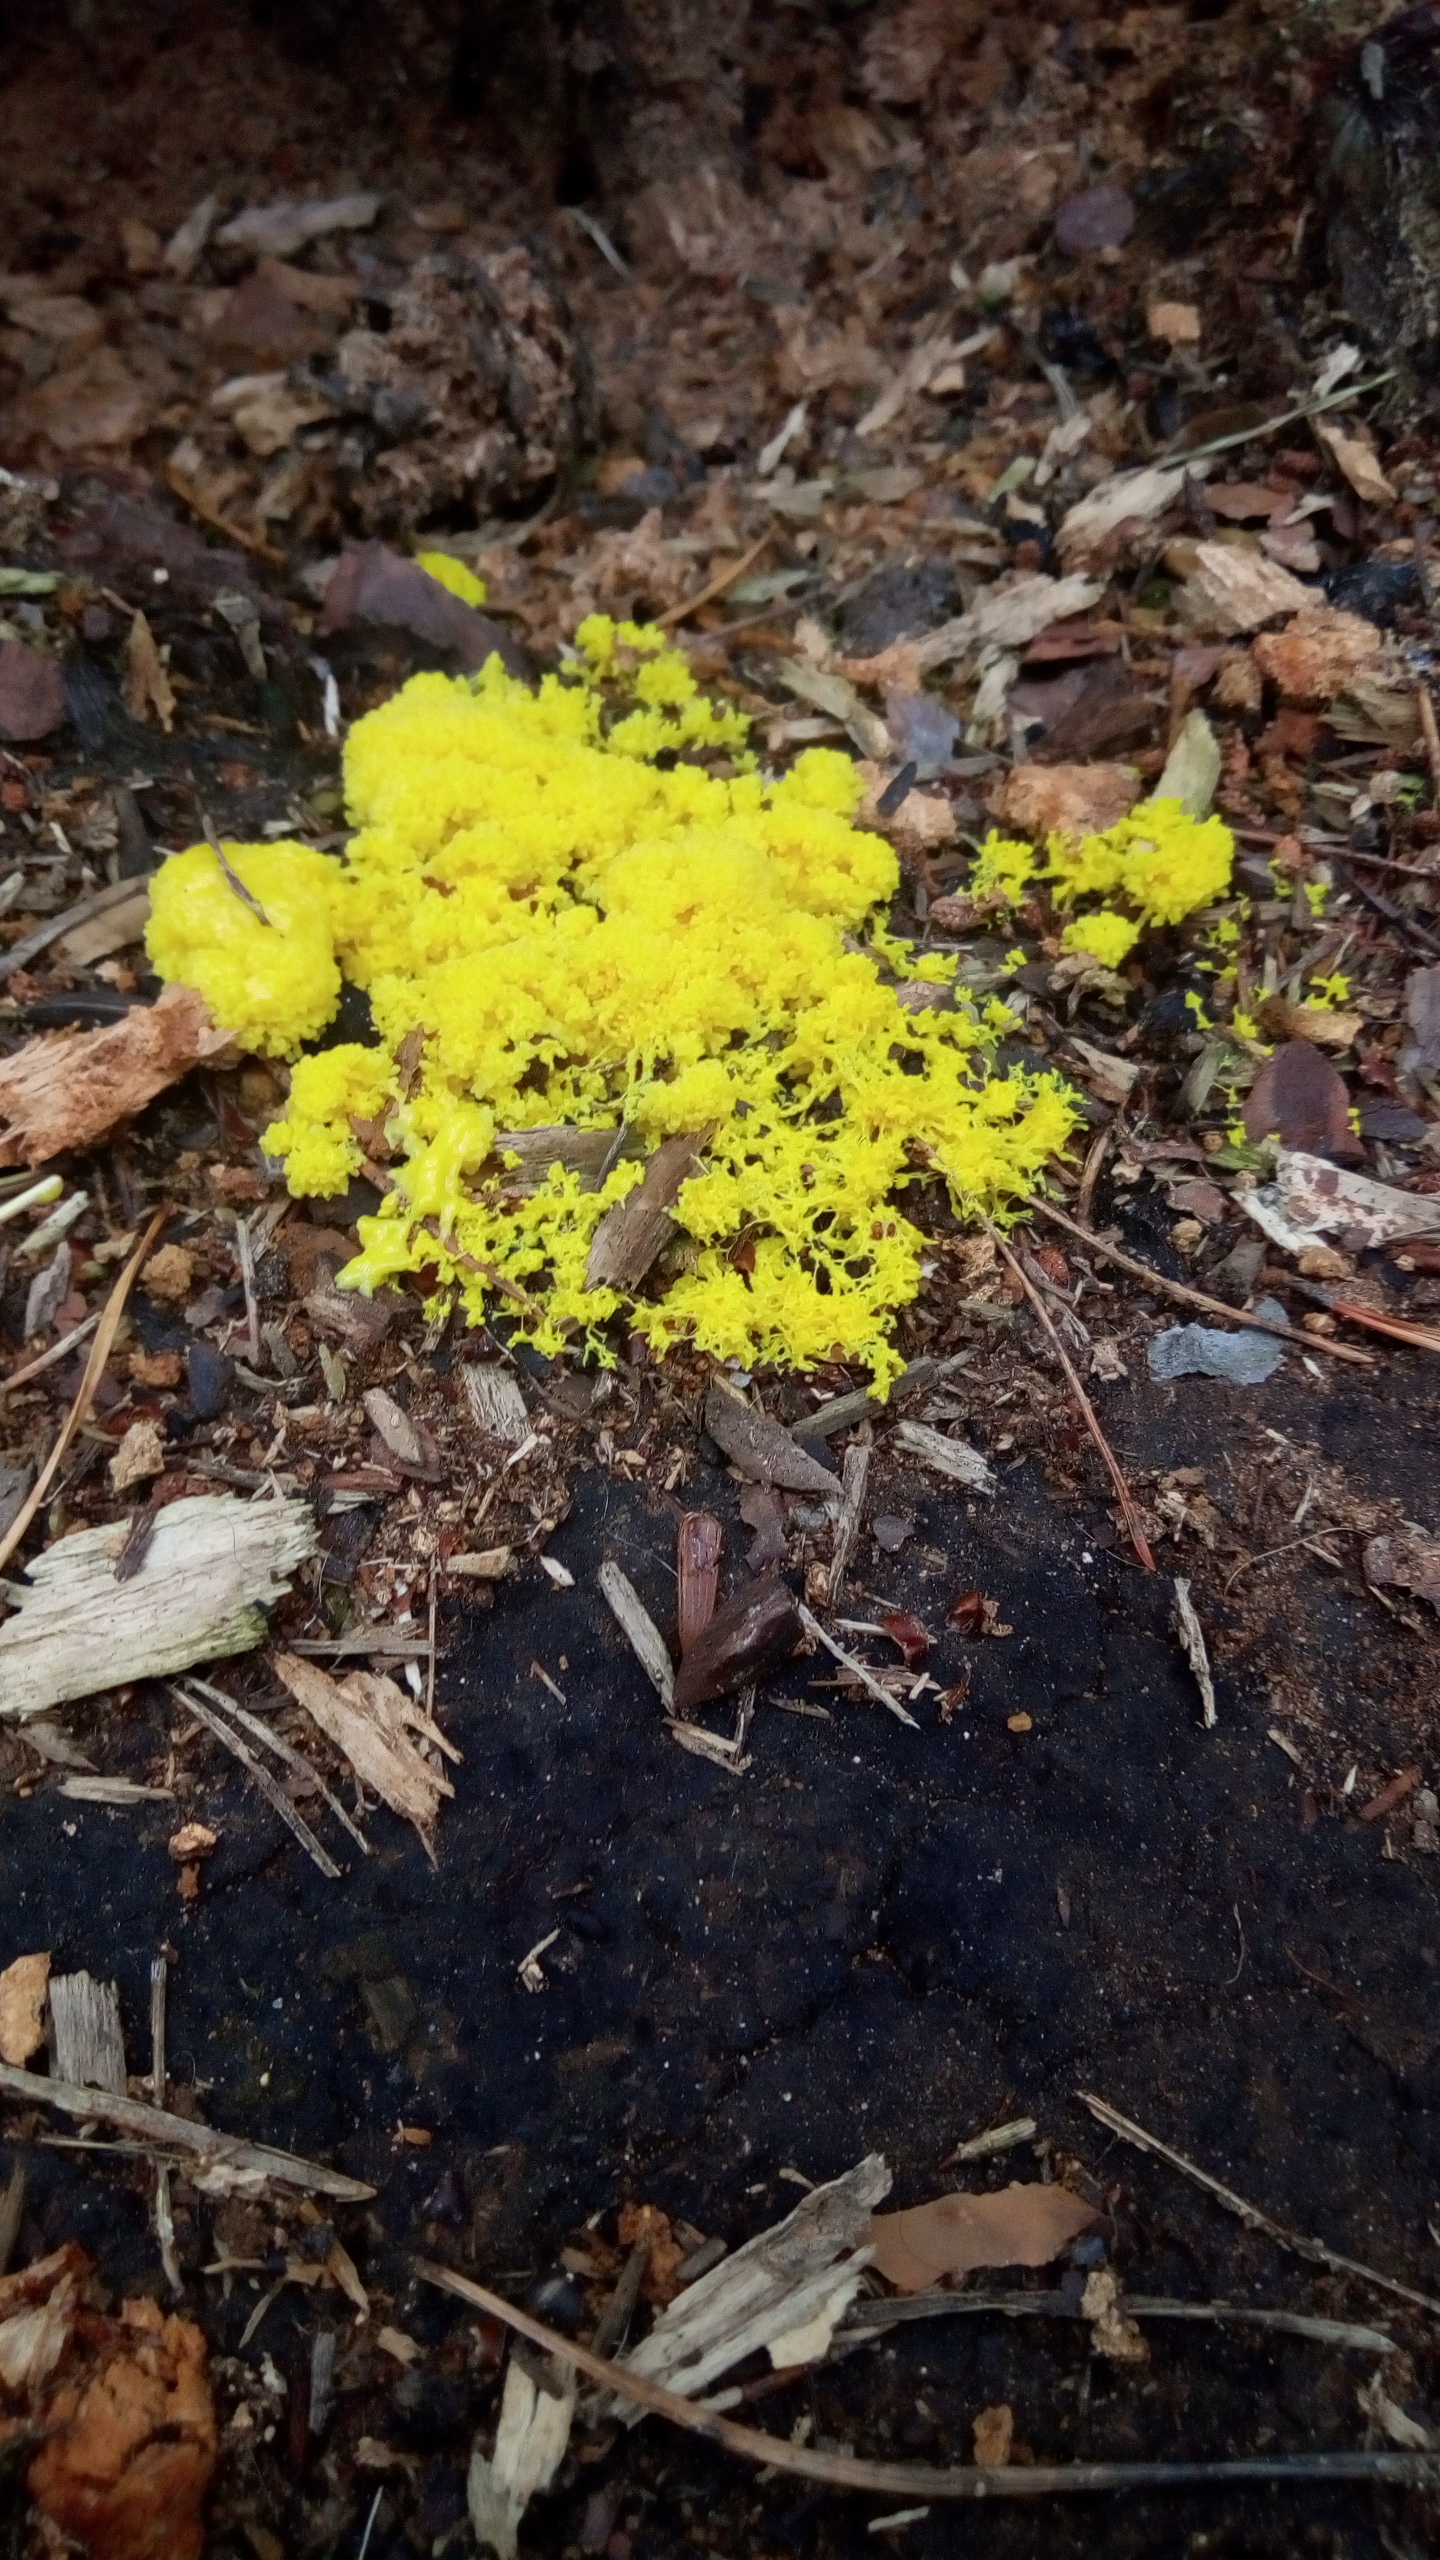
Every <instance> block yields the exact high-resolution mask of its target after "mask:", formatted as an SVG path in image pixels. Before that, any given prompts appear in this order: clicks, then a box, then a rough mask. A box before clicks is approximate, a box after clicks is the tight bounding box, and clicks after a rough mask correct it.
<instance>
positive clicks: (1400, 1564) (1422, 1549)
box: [0, 1529, 1440, 2061]
mask: <svg viewBox="0 0 1440 2560" xmlns="http://www.w3.org/2000/svg"><path fill="white" fill-rule="evenodd" d="M1361 1561H1362V1563H1363V1564H1364V1567H1365V1579H1366V1581H1367V1582H1368V1583H1371V1584H1372V1585H1374V1586H1375V1587H1376V1588H1377V1589H1378V1588H1379V1587H1380V1585H1381V1584H1393V1585H1394V1586H1395V1587H1396V1588H1397V1589H1398V1590H1401V1591H1413V1592H1414V1593H1415V1594H1416V1595H1417V1597H1418V1598H1419V1599H1421V1600H1428V1601H1429V1603H1430V1606H1431V1608H1432V1609H1434V1610H1435V1611H1436V1612H1437V1614H1440V1538H1425V1537H1420V1536H1418V1535H1417V1534H1415V1533H1414V1532H1413V1531H1411V1530H1408V1529H1397V1530H1395V1531H1394V1532H1393V1534H1392V1535H1391V1536H1389V1537H1385V1538H1372V1539H1371V1540H1370V1543H1369V1545H1368V1546H1367V1547H1366V1549H1365V1553H1364V1556H1363V1557H1362V1559H1361ZM11 1971H12V1972H13V1971H14V1967H13V1965H12V1967H11ZM6 1979H7V1977H6V1976H5V1975H4V1974H0V1991H3V1989H4V1985H5V1981H6ZM6 2060H7V2061H8V2060H9V2056H8V2054H7V2055H6Z"/></svg>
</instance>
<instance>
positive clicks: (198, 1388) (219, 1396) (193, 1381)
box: [185, 1342, 235, 1422]
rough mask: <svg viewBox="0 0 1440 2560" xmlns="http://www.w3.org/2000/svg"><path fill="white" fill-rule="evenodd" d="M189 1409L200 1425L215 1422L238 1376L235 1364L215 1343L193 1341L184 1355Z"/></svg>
mask: <svg viewBox="0 0 1440 2560" xmlns="http://www.w3.org/2000/svg"><path fill="white" fill-rule="evenodd" d="M185 1369H186V1383H187V1385H188V1387H189V1391H190V1410H191V1412H192V1413H193V1414H194V1415H195V1417H196V1420H197V1421H199V1422H213V1421H214V1420H215V1419H216V1416H217V1415H218V1414H221V1413H223V1412H224V1410H225V1402H226V1398H227V1397H228V1395H229V1393H230V1389H231V1386H232V1384H233V1382H234V1377H235V1364H234V1362H233V1361H232V1360H227V1359H225V1358H224V1356H223V1354H222V1353H220V1352H218V1351H217V1350H216V1349H215V1347H214V1345H213V1343H209V1342H192V1343H191V1345H190V1347H189V1349H188V1351H187V1352H186V1354H185Z"/></svg>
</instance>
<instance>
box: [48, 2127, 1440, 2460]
mask: <svg viewBox="0 0 1440 2560" xmlns="http://www.w3.org/2000/svg"><path fill="white" fill-rule="evenodd" d="M40 2085H41V2087H42V2088H43V2087H44V2086H45V2085H46V2084H45V2083H44V2082H43V2081H42V2082H41V2084H40ZM415 2272H416V2274H417V2275H419V2276H421V2277H422V2278H423V2279H424V2281H425V2282H426V2283H427V2284H433V2285H438V2286H439V2288H440V2290H441V2292H442V2293H453V2294H455V2295H456V2296H457V2297H458V2298H459V2300H460V2301H461V2302H468V2303H469V2304H470V2306H471V2308H472V2309H473V2310H476V2311H487V2312H489V2314H490V2316H491V2318H492V2319H494V2320H503V2322H504V2323H505V2326H506V2327H507V2328H508V2329H514V2330H516V2331H517V2332H518V2334H519V2335H520V2336H521V2337H522V2338H529V2339H530V2341H531V2343H532V2344H533V2345H535V2346H537V2347H545V2348H547V2349H548V2350H549V2352H550V2354H552V2355H558V2356H563V2357H564V2358H565V2359H566V2361H567V2362H568V2363H570V2364H573V2365H574V2366H575V2367H576V2368H577V2369H578V2371H579V2372H581V2373H583V2374H586V2375H588V2376H589V2378H590V2380H591V2381H592V2382H601V2383H604V2384H605V2386H606V2388H607V2389H608V2390H610V2391H614V2392H616V2393H617V2394H618V2395H619V2397H620V2398H621V2399H624V2400H630V2401H633V2402H634V2404H635V2406H636V2407H637V2408H640V2409H649V2410H651V2411H652V2412H653V2413H654V2415H655V2416H656V2417H659V2418H668V2419H669V2420H670V2423H671V2425H672V2426H676V2427H683V2428H685V2430H686V2431H687V2433H688V2434H690V2435H696V2436H702V2437H704V2438H705V2440H706V2441H707V2442H708V2443H710V2444H715V2445H719V2446H721V2447H722V2449H723V2450H724V2451H725V2452H726V2453H737V2454H739V2455H740V2456H741V2457H742V2459H743V2460H745V2461H746V2462H763V2463H767V2464H768V2465H769V2466H770V2468H771V2469H772V2470H774V2471H788V2472H790V2473H792V2474H793V2475H795V2476H797V2477H798V2478H800V2479H802V2480H819V2481H822V2482H823V2483H824V2485H825V2486H826V2487H827V2488H830V2489H858V2490H860V2491H861V2492H862V2494H865V2495H869V2496H872V2497H875V2496H878V2497H886V2498H888V2497H896V2496H899V2497H918V2498H964V2499H967V2500H974V2501H976V2502H977V2503H978V2502H979V2501H981V2500H988V2499H991V2498H1060V2497H1067V2496H1073V2495H1074V2494H1075V2493H1076V2492H1077V2491H1095V2490H1101V2489H1182V2488H1190V2487H1195V2486H1197V2485H1210V2484H1222V2483H1225V2482H1228V2481H1234V2480H1388V2481H1391V2482H1394V2483H1403V2484H1404V2485H1405V2486H1406V2487H1410V2488H1415V2487H1424V2488H1429V2487H1434V2486H1440V2457H1437V2456H1436V2455H1434V2454H1425V2453H1299V2454H1296V2453H1289V2454H1286V2453H1281V2454H1272V2455H1268V2456H1262V2457H1261V2458H1259V2459H1258V2460H1255V2461H1250V2462H1061V2463H1038V2462H1037V2463H1014V2464H1007V2465H1005V2466H1004V2467H1003V2468H1002V2467H1001V2466H1000V2465H999V2464H998V2463H966V2464H964V2465H961V2464H958V2463H957V2464H956V2465H955V2466H954V2467H953V2468H950V2469H942V2468H941V2467H940V2466H939V2465H938V2464H934V2463H929V2462H864V2461H859V2460H857V2459H856V2457H855V2456H854V2455H853V2454H845V2453H821V2452H819V2451H816V2450H812V2448H811V2447H810V2446H809V2445H805V2444H794V2443H792V2442H791V2441H790V2439H789V2438H788V2437H786V2436H767V2435H764V2434H762V2432H761V2431H760V2429H759V2428H758V2427H737V2426H736V2425H735V2423H734V2420H733V2419H730V2418H722V2417H719V2416H717V2415H716V2413H715V2411H714V2410H713V2409H704V2408H698V2407H697V2406H696V2404H695V2402H694V2401H693V2400H682V2399H681V2397H680V2395H679V2393H678V2392H676V2391H667V2390H666V2389H665V2388H664V2386H663V2384H661V2383H658V2382H650V2381H648V2380H647V2379H646V2378H645V2377H644V2376H643V2375H641V2374H638V2373H634V2372H632V2371H631V2370H630V2369H629V2368H628V2366H625V2365H623V2364H614V2363H612V2362H610V2361H609V2360H608V2359H607V2358H606V2357H604V2356H597V2355H592V2354H591V2352H590V2350H589V2348H588V2347H582V2346H580V2345H579V2344H578V2342H577V2341H576V2340H575V2339H573V2338H566V2337H563V2336H562V2335H561V2333H560V2331H559V2330H558V2329H551V2328H549V2327H548V2326H547V2325H546V2323H545V2322H544V2321H543V2320H536V2319H534V2318H532V2316H531V2314H530V2313H529V2312H528V2311H518V2310H517V2309H516V2307H515V2305H514V2304H513V2303H511V2302H507V2301H506V2300H505V2298H504V2296H503V2294H498V2293H492V2292H491V2291H490V2288H489V2286H488V2285H483V2284H476V2283H475V2282H474V2281H473V2279H472V2278H471V2277H469V2276H462V2275H460V2274H458V2273H457V2272H456V2270H455V2269H454V2268H453V2267H440V2266H436V2265H434V2264H433V2263H432V2262H431V2261H429V2260H428V2259H424V2258H417V2259H416V2261H415Z"/></svg>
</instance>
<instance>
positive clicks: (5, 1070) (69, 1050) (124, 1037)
mask: <svg viewBox="0 0 1440 2560" xmlns="http://www.w3.org/2000/svg"><path fill="white" fill-rule="evenodd" d="M0 969H3V962H0ZM233 1056H234V1042H233V1039H232V1038H231V1035H230V1033H229V1032H228V1031H220V1030H217V1029H216V1027H215V1025H214V1023H212V1021H211V1019H210V1016H209V1014H208V1012H207V1011H206V1008H205V1005H204V1003H203V1002H202V1000H201V998H200V997H199V996H197V995H196V994H195V992H194V990H193V989H192V988H190V987H163V988H162V989H161V991H160V994H159V996H158V997H157V998H156V1001H155V1003H154V1004H152V1005H136V1006H134V1007H133V1009H132V1010H131V1011H130V1012H129V1013H127V1014H126V1015H125V1017H124V1019H123V1021H120V1022H114V1023H110V1024H108V1025H107V1026H106V1028H105V1029H104V1030H103V1031H85V1032H56V1033H53V1034H51V1035H50V1036H49V1037H48V1038H42V1039H39V1040H27V1042H26V1043H25V1046H24V1047H23V1048H22V1049H17V1050H16V1052H15V1055H14V1056H13V1057H12V1058H6V1059H5V1060H3V1061H0V1123H4V1122H8V1123H9V1126H8V1127H0V1165H7V1164H25V1165H37V1164H45V1163H47V1162H48V1160H49V1158H50V1157H51V1156H58V1155H69V1154H74V1155H80V1154H83V1153H84V1151H85V1149H86V1148H87V1147H91V1146H93V1145H94V1144H95V1143H96V1141H97V1140H98V1139H100V1138H104V1137H107V1136H108V1135H109V1133H110V1131H111V1130H112V1129H114V1128H115V1127H116V1126H117V1125H118V1123H119V1122H120V1121H122V1120H132V1119H133V1118H134V1116H135V1114H136V1112H137V1111H143V1110H144V1108H145V1105H146V1103H147V1102H152V1101H153V1100H154V1098H155V1096H156V1094H157V1093H163V1092H164V1090H165V1088H166V1086H167V1085H172V1084H177V1083H178V1082H179V1080H180V1078H181V1076H184V1075H188V1074H189V1072H190V1070H191V1068H192V1067H195V1066H201V1065H218V1064H220V1063H222V1062H223V1061H225V1060H226V1059H232V1058H233Z"/></svg>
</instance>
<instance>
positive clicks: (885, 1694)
mask: <svg viewBox="0 0 1440 2560" xmlns="http://www.w3.org/2000/svg"><path fill="white" fill-rule="evenodd" d="M795 1605H796V1607H797V1609H798V1610H799V1612H800V1624H801V1625H802V1627H803V1628H804V1630H805V1633H806V1634H807V1636H813V1637H814V1638H815V1641H816V1643H817V1644H823V1646H824V1647H825V1650H826V1652H827V1653H829V1654H833V1655H834V1657H835V1660H836V1661H837V1662H838V1663H839V1665H840V1667H841V1669H842V1671H848V1672H849V1674H850V1677H851V1679H852V1680H858V1681H859V1683H860V1686H861V1688H862V1689H865V1690H868V1692H869V1694H870V1696H871V1697H872V1698H874V1699H875V1700H876V1702H877V1704H878V1705H880V1706H882V1707H888V1708H889V1710H890V1713H891V1714H892V1716H898V1717H899V1719H900V1722H901V1723H902V1724H908V1725H909V1727H910V1729H911V1731H912V1733H918V1732H919V1730H920V1727H919V1725H918V1724H917V1723H916V1721H915V1718H914V1717H913V1716H912V1714H911V1713H910V1710H909V1708H908V1707H902V1706H901V1704H900V1701H899V1699H898V1698H892V1697H891V1695H890V1692H889V1690H888V1689H885V1688H882V1686H881V1684H880V1682H879V1681H878V1680H877V1679H876V1678H875V1675H874V1673H873V1672H872V1671H868V1670H867V1669H866V1667H865V1665H864V1663H863V1662H862V1661H861V1660H860V1657H859V1655H858V1654H855V1653H847V1652H846V1650H845V1647H844V1646H843V1644H837V1643H836V1641H835V1638H834V1637H833V1636H831V1635H827V1634H826V1632H825V1629H824V1628H823V1627H822V1626H821V1624H820V1621H819V1619H818V1618H817V1617H816V1615H815V1612H814V1610H813V1609H807V1608H806V1606H805V1603H804V1601H803V1600H797V1602H796V1604H795Z"/></svg>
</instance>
